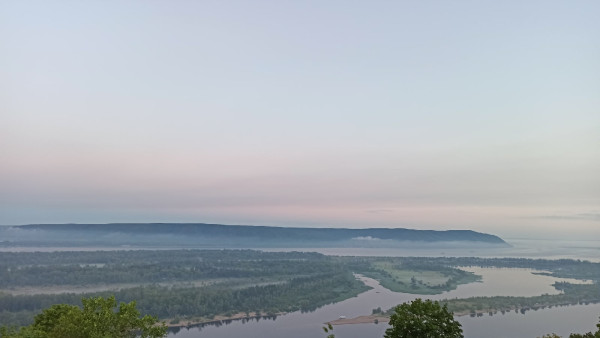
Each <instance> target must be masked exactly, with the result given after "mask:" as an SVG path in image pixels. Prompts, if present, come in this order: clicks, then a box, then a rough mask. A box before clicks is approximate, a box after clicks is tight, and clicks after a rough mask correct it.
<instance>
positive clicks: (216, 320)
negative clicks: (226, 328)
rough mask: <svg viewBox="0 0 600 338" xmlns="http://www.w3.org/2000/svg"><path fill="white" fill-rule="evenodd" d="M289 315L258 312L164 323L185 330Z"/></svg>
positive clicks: (166, 321)
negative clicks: (234, 321) (235, 321)
mask: <svg viewBox="0 0 600 338" xmlns="http://www.w3.org/2000/svg"><path fill="white" fill-rule="evenodd" d="M285 314H287V312H277V313H274V314H260V313H256V312H250V313H246V312H239V313H236V314H233V315H231V316H224V315H219V316H214V317H213V318H198V319H180V320H177V319H175V318H170V319H165V320H164V322H165V324H166V325H167V327H169V328H185V327H194V326H200V325H211V324H220V323H225V322H229V321H233V320H259V319H263V318H274V317H277V316H282V315H285Z"/></svg>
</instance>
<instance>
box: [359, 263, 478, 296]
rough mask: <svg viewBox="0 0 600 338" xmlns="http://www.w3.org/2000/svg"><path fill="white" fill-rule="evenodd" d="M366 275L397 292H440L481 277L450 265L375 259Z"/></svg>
mask: <svg viewBox="0 0 600 338" xmlns="http://www.w3.org/2000/svg"><path fill="white" fill-rule="evenodd" d="M371 267H372V269H371V270H369V271H366V272H365V275H367V276H369V277H372V278H374V279H377V280H378V281H379V282H380V283H381V285H382V286H384V287H385V288H388V289H390V290H392V291H396V292H406V293H414V294H439V293H442V292H444V291H449V290H453V289H456V287H457V286H458V285H460V284H467V283H472V282H476V281H479V280H480V277H479V276H477V275H475V274H473V273H471V272H467V271H463V270H460V269H456V268H450V267H435V268H429V269H428V268H417V267H414V266H404V265H403V264H402V263H399V262H397V261H390V260H381V261H375V262H373V263H372V265H371Z"/></svg>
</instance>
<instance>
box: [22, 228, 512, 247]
mask: <svg viewBox="0 0 600 338" xmlns="http://www.w3.org/2000/svg"><path fill="white" fill-rule="evenodd" d="M13 228H18V229H21V230H37V231H43V232H44V233H47V234H48V235H50V237H53V236H52V235H53V234H54V235H60V236H59V238H63V239H64V241H74V240H79V241H83V242H90V241H94V240H95V241H106V242H109V243H112V244H134V245H138V244H148V243H147V242H148V241H150V242H154V241H156V240H159V243H160V240H162V241H163V242H162V243H163V244H164V245H173V244H176V243H181V244H185V245H190V244H194V243H195V244H198V245H212V246H223V247H261V246H267V247H274V246H280V247H285V246H288V247H310V246H319V247H323V246H325V247H329V246H336V245H338V246H343V247H353V246H356V247H363V246H368V247H373V246H377V247H381V246H383V247H387V246H391V247H394V246H398V245H400V244H401V243H405V242H428V243H432V244H433V243H437V242H466V243H471V244H475V243H479V244H489V245H501V246H508V244H507V243H506V242H505V241H504V240H502V239H501V238H500V237H498V236H495V235H491V234H486V233H481V232H476V231H472V230H444V231H438V230H414V229H405V228H366V229H347V228H301V227H274V226H250V225H223V224H206V223H109V224H29V225H21V226H15V227H13ZM159 243H157V244H159Z"/></svg>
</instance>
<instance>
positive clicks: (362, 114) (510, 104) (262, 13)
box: [0, 0, 600, 239]
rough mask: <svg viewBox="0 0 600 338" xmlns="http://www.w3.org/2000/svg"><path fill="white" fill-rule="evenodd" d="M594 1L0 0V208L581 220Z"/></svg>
mask: <svg viewBox="0 0 600 338" xmlns="http://www.w3.org/2000/svg"><path fill="white" fill-rule="evenodd" d="M598 13H600V2H598V1H595V0H591V1H554V0H544V1H533V0H532V1H485V0H484V1H480V0H477V1H335V0H331V1H261V0H256V1H146V0H144V1H135V0H131V1H12V0H6V1H2V2H1V3H0V224H2V225H18V224H29V223H86V222H87V223H111V222H206V223H223V224H248V225H276V226H314V227H323V226H332V227H349V228H366V227H405V228H413V229H435V230H443V229H471V230H475V231H482V232H488V233H493V234H497V235H500V236H505V237H506V236H508V237H515V238H552V237H557V238H558V237H560V238H582V239H586V238H590V236H592V237H593V236H599V235H600V174H599V173H600V20H598ZM596 238H597V237H596Z"/></svg>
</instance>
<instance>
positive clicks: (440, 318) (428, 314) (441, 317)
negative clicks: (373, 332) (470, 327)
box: [384, 298, 463, 338]
mask: <svg viewBox="0 0 600 338" xmlns="http://www.w3.org/2000/svg"><path fill="white" fill-rule="evenodd" d="M389 324H390V325H391V327H390V328H389V329H387V330H386V331H385V335H384V337H385V338H459V337H463V335H462V328H461V325H460V323H459V322H457V321H456V320H454V316H453V314H452V312H449V311H448V308H447V307H446V305H444V306H440V304H439V303H438V302H437V301H435V302H432V301H431V300H429V299H427V300H425V301H422V300H421V299H420V298H417V299H415V300H414V301H412V302H411V303H410V304H409V303H404V304H401V305H398V306H396V308H395V309H394V314H392V315H391V316H390V322H389Z"/></svg>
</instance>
